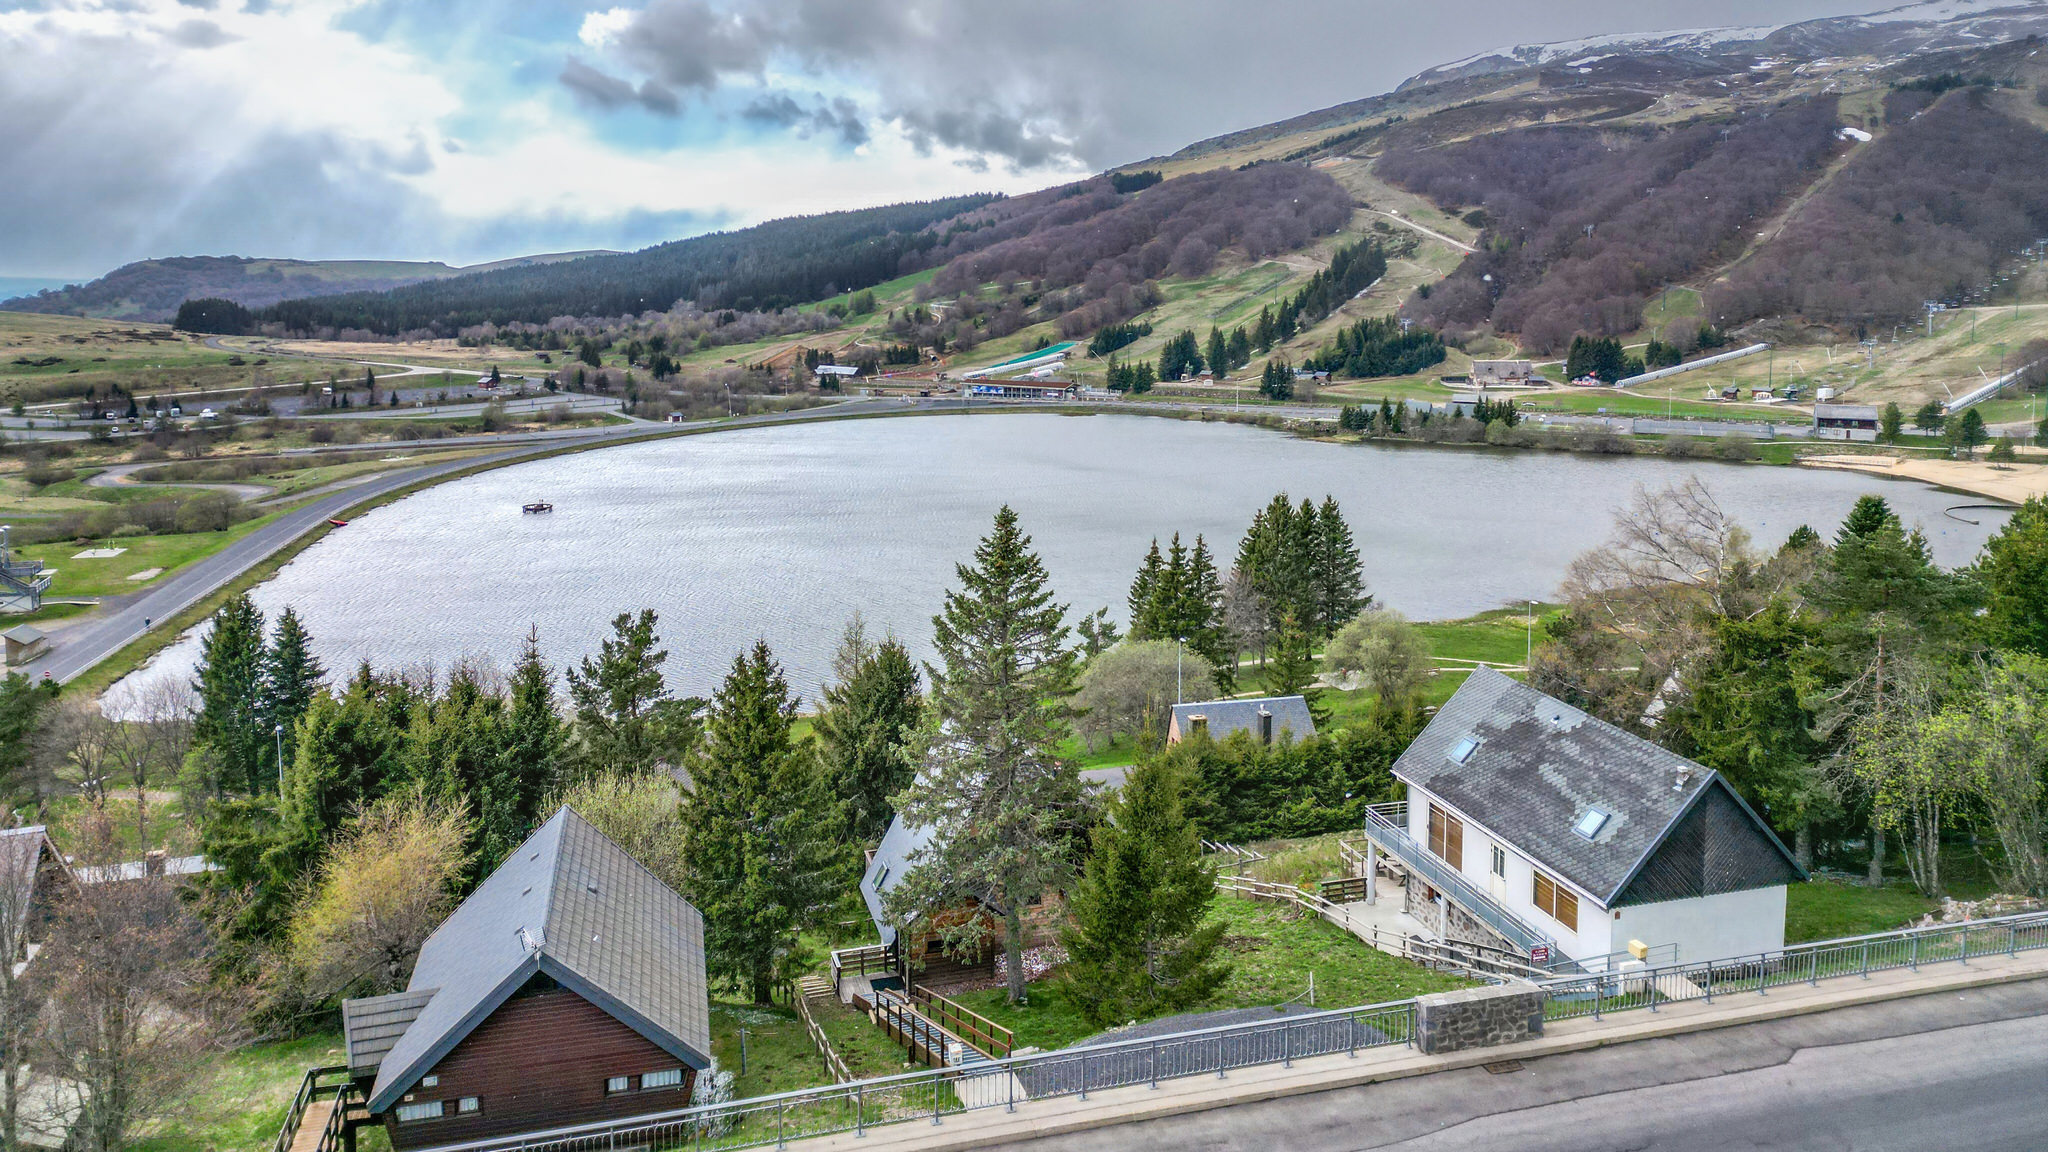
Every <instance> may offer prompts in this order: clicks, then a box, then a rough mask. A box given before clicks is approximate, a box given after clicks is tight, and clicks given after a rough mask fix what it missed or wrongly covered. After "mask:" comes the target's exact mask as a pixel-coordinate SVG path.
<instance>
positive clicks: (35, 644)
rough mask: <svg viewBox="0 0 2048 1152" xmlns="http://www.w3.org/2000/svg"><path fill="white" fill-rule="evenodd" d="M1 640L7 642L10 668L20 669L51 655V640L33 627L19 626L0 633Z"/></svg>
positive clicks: (27, 625)
mask: <svg viewBox="0 0 2048 1152" xmlns="http://www.w3.org/2000/svg"><path fill="white" fill-rule="evenodd" d="M0 638H4V639H5V640H6V641H7V666H8V667H10V668H19V667H21V666H22V665H23V664H27V663H30V662H32V661H35V660H40V659H42V658H43V657H45V656H47V655H49V654H50V638H49V637H48V636H46V635H44V634H43V631H42V630H41V629H40V628H36V627H34V626H33V625H29V624H17V625H15V626H14V627H12V628H9V629H8V630H7V631H5V632H0Z"/></svg>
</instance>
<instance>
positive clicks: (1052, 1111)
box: [791, 951, 2048, 1152]
mask: <svg viewBox="0 0 2048 1152" xmlns="http://www.w3.org/2000/svg"><path fill="white" fill-rule="evenodd" d="M2041 979H2048V951H2040V952H2023V953H2020V954H2019V955H2018V956H2016V957H2005V956H1994V957H1983V958H1979V959H1975V960H1972V961H1970V962H1969V963H1968V964H1967V965H1965V964H1957V963H1953V962H1949V963H1943V964H1941V965H1939V966H1931V967H1928V968H1926V969H1924V970H1922V971H1920V972H1914V971H1912V970H1910V969H1898V970H1894V971H1887V972H1877V973H1873V974H1871V975H1870V977H1869V978H1867V979H1859V978H1855V977H1846V978H1839V979H1834V980H1824V981H1822V982H1820V983H1819V984H1817V985H1794V986H1791V987H1778V988H1773V989H1771V990H1770V992H1769V993H1768V994H1764V995H1758V994H1753V993H1741V994H1734V995H1724V996H1718V997H1716V998H1715V999H1714V1001H1713V1002H1712V1003H1711V1004H1709V1003H1707V1002H1705V1001H1702V1000H1690V1001H1685V1002H1682V1003H1677V1004H1670V1005H1667V1006H1665V1007H1663V1008H1662V1009H1661V1010H1659V1011H1656V1012H1651V1011H1647V1010H1643V1009H1638V1010H1635V1011H1630V1012H1623V1013H1612V1014H1609V1015H1607V1016H1606V1017H1604V1018H1602V1019H1590V1018H1582V1019H1576V1020H1562V1021H1552V1022H1551V1023H1550V1024H1549V1025H1547V1028H1546V1034H1545V1035H1544V1036H1543V1037H1542V1038H1540V1039H1536V1040H1529V1041H1525V1042H1523V1043H1519V1044H1506V1045H1501V1046H1499V1047H1494V1048H1478V1049H1472V1050H1469V1051H1464V1052H1458V1053H1455V1054H1451V1055H1445V1056H1424V1055H1422V1054H1421V1053H1419V1052H1417V1051H1416V1050H1414V1049H1412V1048H1407V1047H1399V1048H1396V1047H1386V1048H1369V1049H1365V1050H1363V1051H1360V1052H1359V1053H1358V1054H1357V1055H1356V1056H1342V1055H1337V1056H1319V1057H1315V1058H1312V1059H1303V1060H1296V1061H1294V1062H1293V1065H1292V1066H1291V1067H1289V1066H1287V1065H1285V1064H1267V1065H1260V1066H1257V1067H1252V1068H1242V1069H1238V1070H1235V1071H1232V1072H1231V1073H1230V1074H1229V1075H1228V1076H1221V1077H1219V1076H1209V1075H1201V1076H1189V1077H1184V1078H1181V1079H1177V1080H1162V1081H1160V1082H1159V1086H1158V1087H1157V1088H1150V1087H1145V1086H1135V1087H1129V1088H1113V1089H1107V1090H1103V1091H1098V1092H1091V1093H1089V1095H1088V1097H1087V1098H1086V1099H1082V1098H1080V1097H1077V1096H1061V1097H1055V1098H1053V1099H1049V1100H1036V1101H1030V1100H1027V1101H1024V1102H1021V1103H1019V1104H1017V1105H1016V1107H1015V1109H1014V1111H1006V1110H1002V1109H998V1108H990V1109H987V1110H983V1111H970V1112H962V1113H955V1114H953V1115H950V1116H948V1117H946V1118H945V1120H944V1121H943V1122H942V1123H936V1124H934V1123H929V1122H925V1121H910V1122H905V1123H898V1124H889V1125H882V1126H876V1127H871V1128H869V1129H868V1130H867V1132H866V1134H865V1135H864V1136H855V1135H854V1134H853V1133H841V1134H839V1135H834V1136H823V1137H816V1138H813V1139H809V1140H801V1141H796V1142H793V1143H792V1144H791V1147H793V1148H799V1149H804V1150H806V1152H839V1150H842V1149H843V1150H845V1152H854V1150H855V1149H859V1150H860V1152H883V1150H887V1152H946V1150H950V1149H966V1148H987V1147H995V1146H1000V1145H1003V1144H1006V1143H1011V1142H1015V1141H1022V1140H1029V1139H1038V1138H1042V1137H1046V1136H1057V1135H1061V1134H1064V1133H1071V1132H1082V1131H1087V1130H1090V1129H1095V1128H1105V1127H1110V1126H1113V1125H1117V1124H1126V1123H1131V1122H1133V1121H1138V1120H1152V1119H1158V1118H1161V1117H1166V1116H1178V1115H1185V1114H1188V1113H1192V1112H1201V1111H1206V1110H1208V1109H1211V1108H1225V1107H1229V1106H1231V1105H1234V1104H1244V1103H1250V1102H1253V1101H1258V1100H1274V1099H1281V1098H1284V1097H1289V1096H1299V1095H1306V1094H1309V1093H1315V1092H1325V1091H1329V1090H1331V1089H1335V1088H1347V1087H1352V1086H1356V1085H1361V1084H1371V1083H1375V1082H1379V1081H1386V1080H1395V1079H1400V1078H1404V1077H1409V1076H1423V1075H1428V1074H1430V1073H1432V1072H1442V1071H1448V1070H1451V1069H1456V1068H1469V1067H1474V1066H1477V1065H1481V1064H1487V1063H1492V1062H1494V1061H1499V1060H1529V1059H1534V1058H1536V1057H1540V1056H1549V1055H1555V1054H1558V1053H1563V1052H1577V1051H1583V1050H1586V1049H1589V1048H1600V1047H1605V1046H1607V1045H1612V1044H1625V1043H1628V1042H1630V1041H1634V1040H1648V1039H1655V1038H1659V1037H1667V1036H1678V1035H1683V1034H1685V1033H1689V1032H1703V1031H1708V1030H1711V1029H1716V1028H1727V1027H1732V1026H1735V1025H1739V1024H1753V1023H1757V1022H1759V1021H1764V1020H1774V1019H1780V1018H1784V1017H1788V1016H1800V1015H1807V1014H1810V1013H1816V1012H1827V1011H1830V1010H1833V1009H1837V1008H1848V1007H1853V1006H1855V1005H1859V1004H1870V1003H1876V1002H1881V1001H1885V1000H1897V999H1903V998H1907V997H1915V996H1925V995H1930V994H1934V993H1941V992H1954V991H1958V990H1961V989H1966V988H1977V987H1984V986H1987V985H1992V984H2006V983H2013V982H2017V981H2024V980H2041Z"/></svg>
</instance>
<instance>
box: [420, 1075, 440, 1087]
mask: <svg viewBox="0 0 2048 1152" xmlns="http://www.w3.org/2000/svg"><path fill="white" fill-rule="evenodd" d="M440 1084H441V1078H440V1077H439V1076H422V1077H420V1087H422V1088H437V1087H439V1086H440Z"/></svg>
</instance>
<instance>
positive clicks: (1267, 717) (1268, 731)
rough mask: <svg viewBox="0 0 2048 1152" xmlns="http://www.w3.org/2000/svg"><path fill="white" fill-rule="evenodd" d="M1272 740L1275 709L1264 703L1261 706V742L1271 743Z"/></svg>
mask: <svg viewBox="0 0 2048 1152" xmlns="http://www.w3.org/2000/svg"><path fill="white" fill-rule="evenodd" d="M1272 742H1273V710H1272V709H1271V708H1268V707H1266V706H1265V705H1263V704H1262V705H1260V706H1259V743H1261V744H1271V743H1272Z"/></svg>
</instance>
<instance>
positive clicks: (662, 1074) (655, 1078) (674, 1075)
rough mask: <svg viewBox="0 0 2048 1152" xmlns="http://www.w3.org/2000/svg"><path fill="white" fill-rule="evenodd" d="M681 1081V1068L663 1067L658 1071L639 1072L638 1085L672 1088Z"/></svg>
mask: <svg viewBox="0 0 2048 1152" xmlns="http://www.w3.org/2000/svg"><path fill="white" fill-rule="evenodd" d="M682 1082H683V1070H682V1069H681V1068H664V1069H662V1070H661V1071H659V1072H642V1073H641V1074H640V1087H642V1088H673V1087H675V1086H676V1085H678V1084H681V1083H682Z"/></svg>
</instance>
